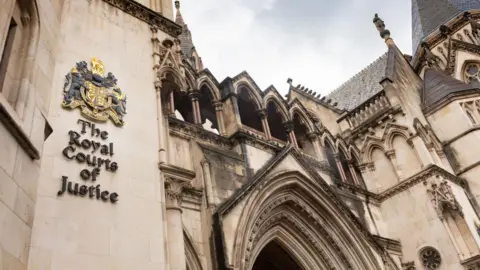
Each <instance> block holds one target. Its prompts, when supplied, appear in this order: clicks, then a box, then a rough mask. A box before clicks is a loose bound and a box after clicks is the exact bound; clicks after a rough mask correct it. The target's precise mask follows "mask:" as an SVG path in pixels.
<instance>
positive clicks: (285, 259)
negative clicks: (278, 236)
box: [252, 240, 304, 270]
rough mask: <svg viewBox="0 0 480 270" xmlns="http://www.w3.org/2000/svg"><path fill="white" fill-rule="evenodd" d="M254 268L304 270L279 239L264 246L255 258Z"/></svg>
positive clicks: (254, 269) (256, 269) (258, 269)
mask: <svg viewBox="0 0 480 270" xmlns="http://www.w3.org/2000/svg"><path fill="white" fill-rule="evenodd" d="M252 270H304V269H303V268H302V267H301V266H300V265H299V264H298V262H297V261H296V259H294V257H293V256H292V255H291V254H290V253H289V252H288V251H286V250H285V249H284V247H283V246H282V245H281V244H280V243H279V242H278V241H275V240H274V241H271V242H270V243H268V244H267V245H266V246H265V247H263V249H262V251H261V252H260V254H258V257H257V258H256V259H255V263H254V264H253V268H252Z"/></svg>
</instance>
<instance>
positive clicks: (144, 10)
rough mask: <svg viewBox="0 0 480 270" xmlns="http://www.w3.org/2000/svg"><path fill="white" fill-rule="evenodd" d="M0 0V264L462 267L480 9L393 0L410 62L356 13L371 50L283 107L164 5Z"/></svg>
mask: <svg viewBox="0 0 480 270" xmlns="http://www.w3.org/2000/svg"><path fill="white" fill-rule="evenodd" d="M0 7H1V8H0V50H1V51H0V52H1V58H0V217H1V218H0V221H1V222H0V269H2V270H14V269H15V270H19V269H28V270H43V269H45V270H46V269H49V270H50V269H52V270H60V269H61V270H64V269H69V270H79V269H82V270H83V269H119V270H122V269H125V270H126V269H152V270H153V269H156V270H158V269H166V270H187V269H188V270H210V269H219V270H227V269H228V270H262V269H269V270H294V269H305V270H311V269H313V270H316V269H339V270H340V269H368V270H370V269H409V270H412V269H445V270H446V269H448V270H450V269H452V270H455V269H468V270H473V269H480V249H479V247H480V216H479V213H480V212H479V211H480V208H479V200H480V184H479V183H478V179H476V178H477V177H478V176H480V157H479V155H478V153H480V2H479V1H471V0H470V1H469V0H435V1H428V0H412V32H413V55H411V56H410V55H405V54H403V53H402V52H401V51H400V49H399V48H397V46H396V45H395V43H394V41H393V39H392V38H391V37H390V32H389V31H388V30H387V29H386V28H385V24H384V22H383V21H382V20H381V19H380V18H379V17H378V16H377V15H375V17H374V20H373V23H374V25H375V26H376V28H377V30H378V31H379V33H380V36H381V37H382V38H383V39H384V40H385V43H386V52H385V53H384V54H383V55H382V56H380V57H379V58H378V59H377V60H376V61H374V62H373V63H372V64H370V65H369V66H368V67H366V68H365V69H364V70H363V71H361V72H360V73H358V74H357V75H355V76H354V77H352V78H351V79H350V80H348V81H347V82H345V83H344V84H343V85H342V86H341V87H339V88H338V89H335V90H334V91H332V92H331V93H330V94H329V95H327V96H321V95H317V94H316V93H315V92H314V91H313V90H310V89H308V88H306V87H305V86H301V85H297V86H295V85H294V84H293V80H292V79H288V81H287V83H288V85H287V86H288V87H289V88H288V93H287V95H286V97H282V96H281V95H280V94H279V91H278V90H277V89H276V88H275V87H274V86H270V87H268V88H267V89H265V90H261V89H260V88H259V87H258V86H257V85H256V83H255V81H254V80H253V79H252V78H251V77H250V76H249V75H248V73H247V72H242V73H240V74H238V75H236V76H234V77H227V78H225V79H223V80H221V81H219V80H217V78H215V76H214V75H213V74H212V73H211V72H210V71H209V70H208V69H207V68H205V67H204V66H203V63H202V59H201V58H200V55H199V53H198V52H197V50H196V49H195V46H194V43H193V38H192V33H191V32H190V31H189V29H188V26H187V24H186V23H185V20H184V18H183V17H182V14H181V11H180V3H179V2H178V1H176V2H175V3H172V1H171V0H141V1H140V0H139V1H133V0H88V1H87V0H0ZM175 10H176V12H175V13H174V11H175ZM174 14H175V16H174ZM374 31H375V29H374V28H373V26H372V33H374ZM127 97H128V98H127Z"/></svg>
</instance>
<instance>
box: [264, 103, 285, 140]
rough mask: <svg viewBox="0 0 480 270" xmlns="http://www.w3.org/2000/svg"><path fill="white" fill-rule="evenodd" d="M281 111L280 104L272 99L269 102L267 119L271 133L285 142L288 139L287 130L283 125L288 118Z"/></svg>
mask: <svg viewBox="0 0 480 270" xmlns="http://www.w3.org/2000/svg"><path fill="white" fill-rule="evenodd" d="M284 118H285V117H283V116H282V114H281V113H280V112H279V105H277V103H276V102H274V101H272V100H270V101H269V102H267V121H268V126H269V128H270V134H271V135H272V137H274V138H276V139H279V140H281V141H283V142H286V141H287V140H288V138H287V132H286V130H285V127H284V125H283V123H284V122H286V121H287V119H284Z"/></svg>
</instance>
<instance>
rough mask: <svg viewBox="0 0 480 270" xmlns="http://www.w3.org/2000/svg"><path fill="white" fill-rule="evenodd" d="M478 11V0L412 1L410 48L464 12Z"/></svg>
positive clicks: (479, 3) (479, 5)
mask: <svg viewBox="0 0 480 270" xmlns="http://www.w3.org/2000/svg"><path fill="white" fill-rule="evenodd" d="M473 9H480V1H479V0H412V46H413V50H412V51H413V52H414V53H415V51H416V50H417V47H418V45H420V43H421V41H422V39H423V38H425V37H427V36H428V35H429V34H431V33H432V32H433V31H435V30H436V29H438V28H439V27H440V25H442V24H445V23H446V22H447V21H449V20H450V19H452V18H454V17H456V16H457V15H459V14H461V13H462V12H464V11H468V10H473Z"/></svg>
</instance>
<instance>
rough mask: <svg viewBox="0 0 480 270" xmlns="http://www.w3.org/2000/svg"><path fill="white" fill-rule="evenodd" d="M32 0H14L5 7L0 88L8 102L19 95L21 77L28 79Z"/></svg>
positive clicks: (32, 36) (33, 35)
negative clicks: (8, 7)
mask: <svg viewBox="0 0 480 270" xmlns="http://www.w3.org/2000/svg"><path fill="white" fill-rule="evenodd" d="M35 8H36V7H35V4H34V1H19V0H17V1H14V5H13V9H12V10H7V11H6V13H7V16H8V19H7V20H6V21H7V24H8V28H7V29H6V30H7V32H6V33H5V34H3V33H2V34H3V35H1V36H0V37H2V38H3V39H0V57H1V58H0V92H1V94H2V95H3V97H5V99H6V100H7V101H8V103H10V105H12V106H15V105H16V103H17V100H18V98H19V93H20V91H23V89H20V87H21V85H20V83H21V81H22V80H23V79H28V78H29V77H30V76H29V74H30V73H31V67H30V66H29V64H28V63H27V61H26V60H27V59H32V58H33V56H34V54H35V51H36V47H35V46H36V42H35V38H36V36H37V34H38V31H37V30H38V22H37V21H36V20H37V19H38V18H37V16H36V13H35V12H34V10H35Z"/></svg>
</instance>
